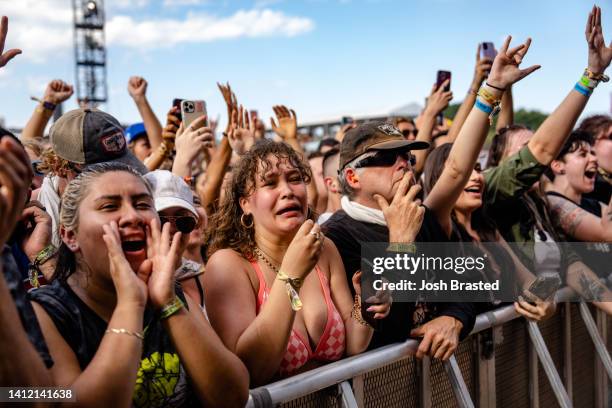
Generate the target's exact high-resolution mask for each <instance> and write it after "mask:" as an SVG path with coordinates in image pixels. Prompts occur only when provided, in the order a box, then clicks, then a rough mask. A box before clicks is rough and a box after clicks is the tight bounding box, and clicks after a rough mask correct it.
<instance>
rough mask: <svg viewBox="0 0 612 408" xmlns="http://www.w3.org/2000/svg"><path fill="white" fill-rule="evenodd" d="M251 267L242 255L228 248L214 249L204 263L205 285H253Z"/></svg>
mask: <svg viewBox="0 0 612 408" xmlns="http://www.w3.org/2000/svg"><path fill="white" fill-rule="evenodd" d="M252 270H253V267H252V266H251V264H250V263H249V261H247V260H246V259H245V258H244V257H243V256H242V255H240V254H239V253H238V252H236V251H234V250H233V249H230V248H224V249H220V250H218V251H216V252H215V253H214V254H212V255H211V257H210V258H209V259H208V262H207V263H206V273H205V274H204V280H205V281H206V282H207V285H211V284H212V285H223V284H244V283H247V282H250V283H251V286H252V285H253V279H252V278H251V275H253V273H252Z"/></svg>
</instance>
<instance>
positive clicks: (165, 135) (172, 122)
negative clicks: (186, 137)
mask: <svg viewBox="0 0 612 408" xmlns="http://www.w3.org/2000/svg"><path fill="white" fill-rule="evenodd" d="M179 115H180V111H179V109H178V108H177V107H176V106H173V107H172V108H171V109H170V110H169V111H168V115H167V116H166V126H164V129H163V130H162V139H164V140H167V141H170V142H174V139H175V138H176V134H177V132H178V130H179V127H180V126H181V119H180V118H179V117H180V116H179Z"/></svg>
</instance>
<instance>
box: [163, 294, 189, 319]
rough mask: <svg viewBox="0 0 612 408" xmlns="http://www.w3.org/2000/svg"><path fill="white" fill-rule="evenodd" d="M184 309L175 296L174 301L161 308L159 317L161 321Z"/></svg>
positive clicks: (183, 305)
mask: <svg viewBox="0 0 612 408" xmlns="http://www.w3.org/2000/svg"><path fill="white" fill-rule="evenodd" d="M184 307H185V304H184V303H183V301H182V300H181V299H179V297H178V296H175V297H174V299H172V301H171V302H170V303H168V304H166V305H165V306H164V307H162V309H161V311H160V314H159V317H160V319H161V320H164V319H167V318H169V317H170V316H172V315H173V314H175V313H176V312H178V311H179V310H181V309H182V308H184Z"/></svg>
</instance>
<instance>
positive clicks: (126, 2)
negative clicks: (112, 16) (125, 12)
mask: <svg viewBox="0 0 612 408" xmlns="http://www.w3.org/2000/svg"><path fill="white" fill-rule="evenodd" d="M105 4H106V6H107V7H110V8H117V9H131V8H142V7H145V6H147V5H148V4H149V0H112V1H109V2H106V3H105Z"/></svg>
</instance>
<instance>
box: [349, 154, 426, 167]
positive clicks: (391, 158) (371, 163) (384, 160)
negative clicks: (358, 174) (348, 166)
mask: <svg viewBox="0 0 612 408" xmlns="http://www.w3.org/2000/svg"><path fill="white" fill-rule="evenodd" d="M398 156H400V157H401V158H403V159H404V160H406V161H407V162H409V163H410V165H412V166H414V165H415V163H416V157H415V156H414V155H413V154H412V153H410V150H404V151H397V150H379V151H377V152H376V154H375V155H373V156H370V157H366V158H365V159H363V160H360V161H358V162H357V163H356V164H355V168H356V169H358V168H361V167H389V166H393V165H394V164H395V161H396V160H397V157H398Z"/></svg>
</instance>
